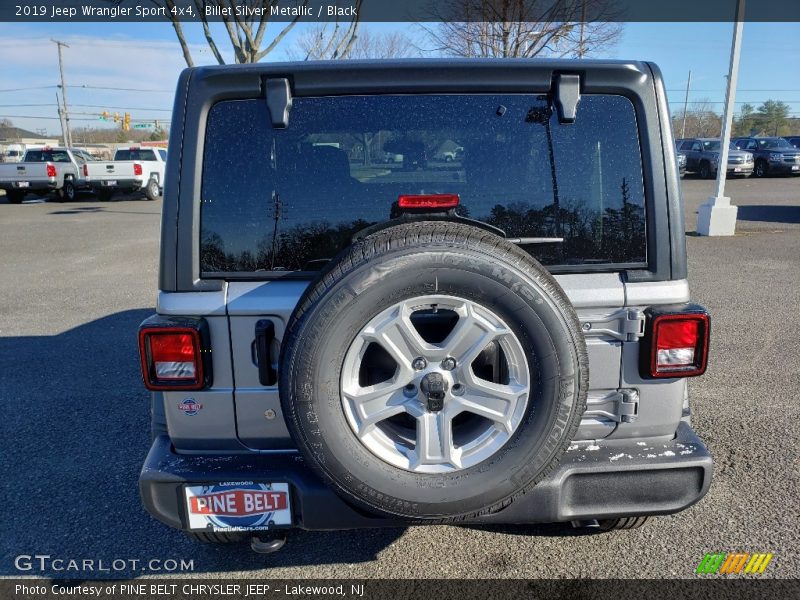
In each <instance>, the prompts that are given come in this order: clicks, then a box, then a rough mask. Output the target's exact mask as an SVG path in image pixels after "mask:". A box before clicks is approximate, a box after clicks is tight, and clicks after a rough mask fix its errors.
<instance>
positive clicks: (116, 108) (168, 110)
mask: <svg viewBox="0 0 800 600" xmlns="http://www.w3.org/2000/svg"><path fill="white" fill-rule="evenodd" d="M44 106H48V107H52V106H58V104H56V103H54V102H50V103H45V104H0V108H32V107H44ZM70 106H80V107H83V108H105V109H111V110H138V111H150V112H168V113H171V112H172V109H170V108H145V107H142V106H140V107H129V106H106V105H105V104H75V103H74V102H72V103H70Z"/></svg>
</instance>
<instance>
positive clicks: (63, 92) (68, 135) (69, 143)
mask: <svg viewBox="0 0 800 600" xmlns="http://www.w3.org/2000/svg"><path fill="white" fill-rule="evenodd" d="M50 41H51V42H53V43H54V44H55V45H56V46H58V70H59V71H60V72H61V99H62V100H63V101H64V122H65V123H66V126H65V130H64V143H65V144H66V145H67V147H72V132H70V130H69V109H68V108H67V84H66V83H64V60H63V57H62V55H61V48H62V47H64V48H69V46H67V45H66V44H65V43H64V42H59V41H58V40H54V39H53V38H50Z"/></svg>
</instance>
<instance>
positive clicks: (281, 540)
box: [250, 536, 286, 554]
mask: <svg viewBox="0 0 800 600" xmlns="http://www.w3.org/2000/svg"><path fill="white" fill-rule="evenodd" d="M284 544H286V538H285V537H274V538H268V539H262V538H260V537H258V536H253V537H252V538H250V549H251V550H252V551H253V552H257V553H258V554H272V553H273V552H277V551H278V550H280V549H281V548H283V546H284Z"/></svg>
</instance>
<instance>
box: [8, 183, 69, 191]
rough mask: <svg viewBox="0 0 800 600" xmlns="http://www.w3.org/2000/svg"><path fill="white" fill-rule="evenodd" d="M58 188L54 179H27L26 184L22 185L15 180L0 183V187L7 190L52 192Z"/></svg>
mask: <svg viewBox="0 0 800 600" xmlns="http://www.w3.org/2000/svg"><path fill="white" fill-rule="evenodd" d="M57 188H58V184H57V183H56V182H55V181H29V182H28V185H26V186H25V187H22V186H20V185H19V182H17V181H10V182H5V183H2V184H0V189H2V190H5V191H7V192H26V193H27V192H31V193H34V192H52V191H53V190H55V189H57Z"/></svg>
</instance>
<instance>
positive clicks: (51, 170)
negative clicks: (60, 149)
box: [47, 163, 56, 177]
mask: <svg viewBox="0 0 800 600" xmlns="http://www.w3.org/2000/svg"><path fill="white" fill-rule="evenodd" d="M47 176H48V177H55V176H56V166H55V165H54V164H52V163H47Z"/></svg>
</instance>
